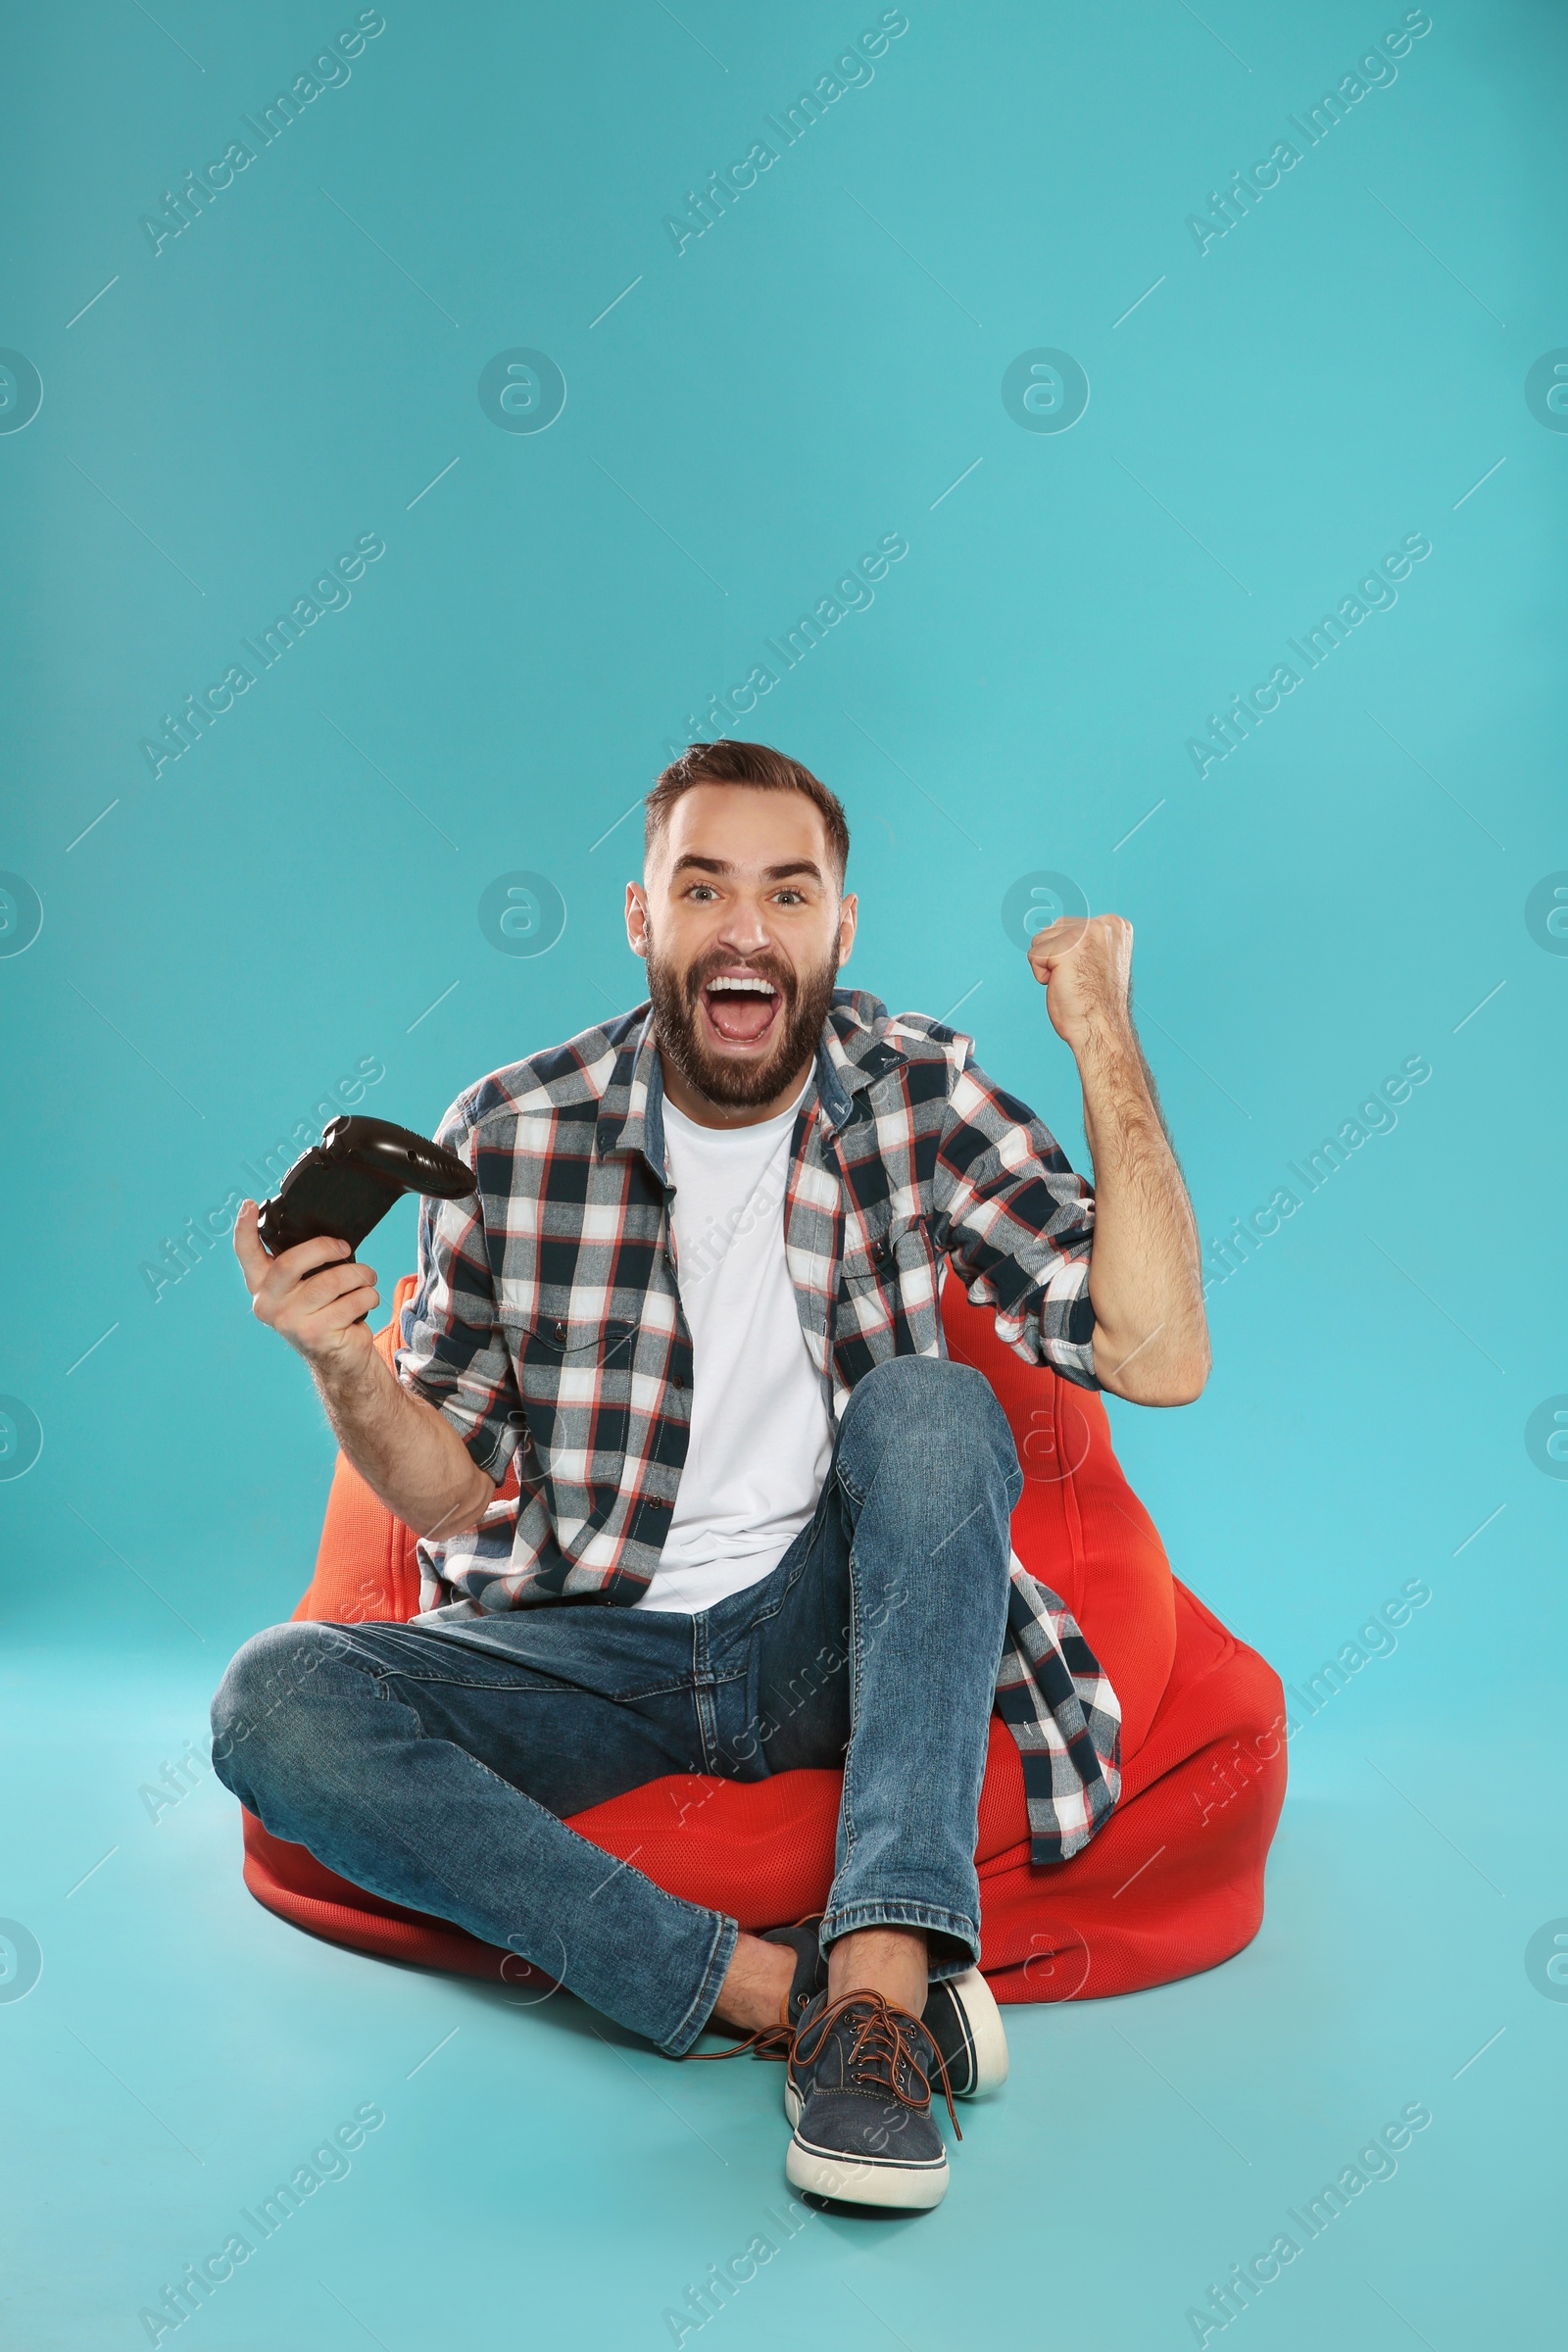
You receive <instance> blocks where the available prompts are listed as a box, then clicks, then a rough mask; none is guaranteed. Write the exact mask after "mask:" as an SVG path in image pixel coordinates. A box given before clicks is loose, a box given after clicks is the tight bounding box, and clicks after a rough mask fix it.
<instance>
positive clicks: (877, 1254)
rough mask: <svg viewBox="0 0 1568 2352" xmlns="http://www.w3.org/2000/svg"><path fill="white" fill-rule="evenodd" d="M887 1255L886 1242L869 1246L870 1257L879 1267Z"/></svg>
mask: <svg viewBox="0 0 1568 2352" xmlns="http://www.w3.org/2000/svg"><path fill="white" fill-rule="evenodd" d="M887 1253H888V1246H887V1244H886V1242H881V1241H878V1242H873V1243H872V1244H871V1255H872V1256H873V1257H874V1258H875V1259H876V1261H877V1263H878V1264H879V1265H880V1264H881V1262H882V1260H883V1258H885V1257H886V1255H887Z"/></svg>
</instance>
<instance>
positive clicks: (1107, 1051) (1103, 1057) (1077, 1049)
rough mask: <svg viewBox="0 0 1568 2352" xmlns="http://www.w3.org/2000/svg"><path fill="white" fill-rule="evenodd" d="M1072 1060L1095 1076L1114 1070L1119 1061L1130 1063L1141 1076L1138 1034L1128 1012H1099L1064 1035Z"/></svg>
mask: <svg viewBox="0 0 1568 2352" xmlns="http://www.w3.org/2000/svg"><path fill="white" fill-rule="evenodd" d="M1067 1044H1068V1045H1069V1047H1070V1048H1071V1049H1072V1055H1073V1059H1074V1060H1075V1061H1076V1062H1077V1064H1078V1067H1079V1070H1080V1072H1082V1073H1083V1074H1084V1075H1085V1076H1088V1075H1091V1074H1095V1075H1098V1074H1099V1073H1100V1072H1102V1071H1109V1070H1112V1069H1114V1068H1115V1067H1116V1066H1117V1065H1118V1064H1120V1063H1130V1064H1131V1065H1132V1067H1133V1068H1134V1069H1135V1070H1136V1071H1137V1073H1138V1075H1139V1077H1140V1079H1142V1077H1143V1070H1144V1057H1143V1054H1141V1053H1140V1051H1139V1046H1138V1033H1137V1031H1136V1030H1135V1029H1134V1027H1133V1024H1132V1016H1131V1014H1129V1013H1125V1012H1124V1013H1120V1014H1114V1013H1104V1014H1099V1015H1096V1016H1095V1017H1093V1018H1092V1019H1090V1020H1087V1021H1085V1022H1084V1024H1083V1026H1082V1027H1081V1029H1078V1030H1076V1031H1075V1032H1074V1034H1073V1035H1072V1036H1071V1037H1069V1038H1068V1040H1067Z"/></svg>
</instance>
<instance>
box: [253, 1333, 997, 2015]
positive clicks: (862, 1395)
mask: <svg viewBox="0 0 1568 2352" xmlns="http://www.w3.org/2000/svg"><path fill="white" fill-rule="evenodd" d="M1022 1483H1023V1482H1022V1477H1021V1474H1020V1472H1019V1469H1018V1462H1017V1456H1016V1454H1015V1453H1014V1450H1013V1444H1012V1437H1011V1433H1010V1431H1009V1430H1008V1427H1007V1424H1006V1420H1005V1417H1004V1415H1003V1412H1002V1409H1001V1407H1000V1405H999V1404H998V1403H997V1400H996V1397H995V1396H994V1395H993V1393H992V1390H991V1387H990V1384H989V1383H988V1382H987V1381H986V1379H985V1378H984V1376H983V1374H981V1373H979V1372H975V1371H972V1370H970V1369H969V1368H968V1367H967V1366H965V1365H961V1364H954V1363H951V1362H947V1361H944V1360H938V1359H937V1358H934V1357H929V1356H901V1357H897V1358H895V1359H894V1360H893V1361H892V1362H891V1363H886V1364H881V1365H878V1366H877V1367H876V1368H875V1370H873V1371H871V1372H869V1373H868V1374H867V1375H866V1376H865V1378H864V1379H863V1380H862V1381H860V1382H859V1384H858V1386H857V1387H856V1388H855V1390H854V1391H853V1392H852V1393H851V1396H850V1398H849V1401H848V1404H847V1405H846V1408H845V1410H844V1413H843V1415H842V1417H841V1421H840V1426H839V1431H838V1436H837V1441H836V1444H835V1446H834V1452H833V1461H832V1467H831V1469H830V1470H829V1473H828V1476H827V1479H826V1482H825V1483H824V1486H823V1489H822V1493H821V1495H820V1497H819V1499H818V1502H817V1507H816V1512H815V1515H814V1517H813V1518H812V1520H811V1522H810V1525H809V1527H806V1528H804V1529H803V1530H802V1531H801V1533H800V1535H799V1536H797V1538H796V1539H795V1541H794V1543H793V1544H791V1545H790V1547H789V1549H788V1551H787V1552H786V1553H785V1554H784V1557H783V1558H782V1559H781V1560H780V1562H779V1564H778V1566H777V1567H776V1568H775V1569H774V1570H773V1571H772V1573H771V1575H769V1576H767V1577H766V1578H764V1579H763V1580H762V1582H761V1583H760V1584H756V1585H753V1586H751V1587H749V1588H748V1589H747V1590H746V1591H745V1592H743V1593H732V1594H731V1595H730V1596H729V1598H728V1599H726V1600H722V1601H719V1602H718V1603H717V1604H716V1605H715V1606H714V1607H713V1608H711V1609H707V1610H704V1611H703V1612H702V1613H701V1614H700V1615H697V1616H685V1615H681V1614H678V1613H674V1612H670V1613H665V1612H663V1611H660V1610H649V1609H627V1608H608V1607H605V1606H602V1605H596V1604H592V1603H589V1604H582V1605H573V1604H571V1603H561V1604H559V1605H556V1606H552V1607H548V1608H531V1609H522V1610H517V1611H516V1612H515V1613H513V1614H510V1615H496V1616H487V1617H475V1618H467V1619H457V1620H453V1621H450V1622H448V1623H445V1624H442V1625H439V1626H420V1625H393V1624H383V1623H377V1622H372V1623H369V1624H362V1625H350V1626H343V1625H325V1624H317V1623H301V1624H290V1625H277V1626H273V1627H271V1628H270V1631H268V1632H266V1633H263V1634H258V1635H256V1636H255V1637H254V1639H253V1640H251V1641H250V1642H246V1644H245V1646H244V1648H243V1649H241V1650H240V1651H239V1653H238V1655H237V1656H236V1657H235V1658H234V1660H233V1662H232V1664H231V1665H230V1667H229V1669H228V1672H227V1674H226V1675H225V1677H224V1679H223V1683H222V1686H221V1689H220V1691H219V1692H218V1695H217V1697H216V1699H215V1700H214V1702H213V1733H214V1744H213V1763H214V1768H215V1770H216V1771H217V1773H218V1775H219V1778H220V1779H221V1781H222V1782H223V1783H224V1784H225V1786H226V1787H228V1788H229V1789H232V1790H233V1792H234V1794H235V1795H236V1796H237V1797H238V1798H239V1799H240V1800H241V1802H242V1803H243V1804H245V1805H248V1806H249V1808H250V1810H251V1811H252V1812H253V1813H255V1814H256V1815H258V1816H259V1818H260V1819H261V1820H262V1822H263V1823H264V1824H265V1825H266V1827H267V1828H268V1829H269V1830H270V1832H271V1833H272V1835H273V1836H274V1837H277V1838H288V1839H291V1840H292V1841H294V1842H295V1843H297V1844H300V1845H304V1846H307V1847H308V1848H309V1849H310V1851H311V1852H312V1853H313V1854H315V1855H316V1856H317V1858H318V1859H319V1861H321V1862H324V1863H325V1864H326V1865H327V1867H328V1868H329V1869H331V1870H334V1871H337V1872H338V1873H339V1874H340V1875H341V1876H342V1877H344V1878H346V1879H349V1880H352V1881H353V1883H354V1884H355V1885H356V1886H358V1887H367V1888H368V1890H369V1891H370V1892H371V1893H373V1894H378V1895H380V1896H382V1897H383V1898H385V1899H387V1900H389V1901H391V1902H396V1903H403V1904H407V1905H409V1906H410V1907H412V1908H413V1909H415V1910H417V1911H427V1912H434V1913H437V1914H439V1915H440V1916H441V1917H442V1918H445V1919H450V1920H455V1921H456V1922H457V1923H458V1925H459V1926H460V1927H463V1928H466V1929H467V1931H468V1932H469V1934H470V1935H473V1936H479V1937H481V1938H482V1939H483V1940H484V1941H486V1942H488V1943H492V1944H499V1945H502V1946H504V1947H509V1948H510V1949H511V1950H512V1951H514V1952H516V1953H519V1954H520V1955H521V1956H522V1958H523V1959H524V1960H526V1961H527V1962H529V1963H530V1964H531V1965H532V1967H534V1968H536V1969H538V1970H540V1971H541V1972H543V1973H544V1974H545V1975H546V1976H548V1977H553V1978H557V1979H559V1980H560V1981H561V1982H562V1983H564V1985H567V1986H569V1988H570V1989H571V1990H572V1991H573V1992H575V1993H577V1994H579V1995H580V1996H581V1997H582V1998H583V1999H584V2000H586V2001H588V2002H590V2003H591V2004H592V2005H593V2007H594V2008H596V2009H599V2010H602V2011H603V2012H604V2013H605V2014H606V2015H607V2016H609V2017H612V2018H614V2019H615V2020H616V2021H617V2022H618V2023H619V2024H621V2025H623V2026H626V2027H628V2028H630V2029H631V2030H632V2031H633V2032H635V2033H638V2034H644V2035H646V2036H647V2038H648V2039H649V2040H650V2041H652V2042H654V2043H656V2044H657V2045H658V2047H659V2048H660V2049H662V2050H664V2051H666V2052H667V2053H668V2054H669V2055H670V2056H671V2057H679V2056H682V2055H683V2054H684V2053H685V2052H686V2051H687V2050H688V2049H689V2048H690V2047H691V2045H692V2043H693V2042H694V2041H695V2040H696V2038H697V2036H698V2034H700V2033H701V2032H702V2030H703V2028H704V2027H705V2025H706V2024H707V2023H708V2021H709V2018H710V2016H711V2011H712V2008H713V2004H714V2001H715V2000H716V1999H717V1996H718V1990H719V1986H720V1985H721V1984H722V1983H723V1980H724V1974H725V1971H726V1969H727V1968H728V1966H729V1963H730V1959H731V1956H732V1954H733V1952H734V1949H735V1940H736V1936H737V1935H738V1933H739V1930H738V1928H737V1925H736V1923H735V1921H734V1920H733V1919H730V1918H728V1917H726V1916H725V1915H724V1914H723V1913H722V1912H719V1911H713V1910H709V1909H707V1908H705V1907H704V1906H703V1905H701V1904H698V1903H688V1902H682V1901H680V1900H679V1899H678V1898H677V1897H676V1896H674V1895H671V1894H666V1893H665V1892H664V1891H663V1889H662V1887H656V1886H655V1885H654V1883H653V1881H652V1880H651V1879H648V1878H646V1877H644V1875H643V1873H642V1872H641V1871H639V1870H637V1869H635V1868H633V1867H632V1865H631V1863H630V1862H625V1863H621V1862H616V1861H614V1860H613V1859H612V1857H611V1856H609V1855H608V1854H606V1853H605V1852H604V1850H603V1849H602V1848H601V1847H599V1846H596V1845H594V1844H591V1843H590V1842H589V1840H588V1839H587V1838H581V1837H579V1836H578V1835H577V1833H576V1832H575V1831H573V1830H570V1829H568V1828H567V1827H566V1825H565V1821H564V1818H563V1816H564V1815H566V1814H571V1813H576V1812H580V1811H581V1810H582V1809H583V1808H584V1807H585V1806H588V1805H596V1804H600V1803H602V1802H603V1801H604V1800H605V1799H606V1798H608V1797H612V1796H618V1795H619V1794H621V1793H622V1792H623V1791H624V1790H626V1789H636V1788H639V1787H641V1786H642V1785H643V1783H645V1782H647V1781H652V1780H657V1779H658V1778H659V1777H660V1776H661V1775H662V1774H664V1773H686V1772H703V1773H718V1774H722V1775H724V1776H726V1777H727V1778H729V1779H732V1780H741V1781H758V1780H765V1779H767V1778H768V1777H769V1776H770V1775H771V1774H773V1773H778V1772H789V1771H793V1770H796V1769H798V1768H800V1767H803V1766H839V1765H842V1766H843V1768H844V1795H843V1801H842V1804H841V1808H840V1813H839V1826H838V1848H837V1857H836V1864H835V1870H834V1877H833V1886H832V1891H831V1893H830V1895H829V1898H828V1908H827V1914H826V1917H825V1918H824V1920H823V1922H822V1931H821V1940H822V1946H823V1949H824V1950H825V1949H826V1948H827V1946H828V1945H829V1944H831V1943H832V1942H833V1941H834V1939H835V1938H836V1937H838V1936H844V1935H847V1934H848V1933H849V1932H850V1931H851V1930H853V1929H857V1928H870V1927H890V1926H891V1927H910V1928H923V1929H925V1930H926V1932H927V1935H928V1936H929V1938H930V1944H929V1949H930V1954H931V1962H932V1973H933V1975H935V1976H948V1975H953V1974H955V1973H956V1972H957V1971H958V1970H960V1969H963V1968H966V1967H968V1966H969V1965H970V1964H971V1962H972V1961H974V1960H976V1959H978V1957H979V1950H980V1888H979V1882H978V1879H977V1877H976V1873H975V1866H974V1845H975V1825H976V1814H977V1811H978V1807H979V1800H980V1783H981V1779H982V1776H983V1773H984V1770H985V1758H986V1740H987V1725H988V1720H989V1717H990V1714H991V1706H992V1699H993V1696H994V1693H995V1689H996V1679H997V1668H998V1665H999V1663H1000V1660H1001V1655H1002V1644H1003V1640H1004V1637H1005V1628H1006V1611H1007V1588H1008V1520H1009V1516H1010V1513H1011V1509H1012V1505H1013V1503H1014V1502H1015V1501H1016V1500H1017V1497H1018V1494H1019V1491H1020V1489H1021V1486H1022Z"/></svg>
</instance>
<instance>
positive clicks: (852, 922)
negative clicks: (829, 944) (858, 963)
mask: <svg viewBox="0 0 1568 2352" xmlns="http://www.w3.org/2000/svg"><path fill="white" fill-rule="evenodd" d="M859 911H860V902H859V900H858V898H857V897H856V896H855V893H854V892H853V891H852V892H851V893H850V896H849V897H848V898H847V899H842V900H840V902H839V961H838V968H839V970H840V971H842V970H843V969H844V966H845V965H846V964H847V963H848V962H849V960H850V957H851V956H852V955H853V954H854V952H855V926H856V922H857V920H858V915H859Z"/></svg>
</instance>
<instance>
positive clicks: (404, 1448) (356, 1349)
mask: <svg viewBox="0 0 1568 2352" xmlns="http://www.w3.org/2000/svg"><path fill="white" fill-rule="evenodd" d="M257 1213H258V1212H257V1207H256V1203H255V1201H245V1202H244V1203H243V1204H242V1206H241V1208H240V1212H239V1215H238V1217H237V1218H236V1220H235V1224H234V1254H235V1256H236V1257H237V1258H238V1259H239V1262H240V1265H241V1268H242V1269H243V1271H244V1275H245V1285H246V1288H247V1289H248V1290H249V1292H250V1295H251V1311H252V1313H253V1314H254V1315H255V1316H256V1318H257V1320H258V1321H259V1322H262V1323H266V1324H268V1325H269V1326H270V1328H271V1329H272V1330H273V1331H275V1332H279V1333H281V1335H282V1337H283V1338H284V1339H285V1340H287V1342H288V1344H289V1346H290V1347H291V1348H297V1349H298V1351H299V1353H300V1354H301V1355H303V1356H304V1358H305V1360H306V1362H307V1363H308V1364H309V1365H310V1367H311V1376H312V1378H313V1379H314V1380H315V1382H316V1385H317V1388H318V1389H319V1392H320V1397H321V1402H322V1403H323V1404H324V1405H325V1407H326V1417H327V1419H328V1420H329V1421H330V1422H331V1424H332V1428H333V1432H334V1434H335V1435H336V1438H337V1441H338V1444H339V1445H340V1446H342V1448H343V1450H344V1452H345V1453H346V1454H347V1455H348V1458H349V1460H350V1461H351V1462H352V1463H353V1464H354V1467H355V1469H356V1470H358V1472H359V1474H360V1476H361V1477H362V1478H363V1479H364V1480H365V1482H366V1484H367V1485H368V1486H369V1487H370V1488H372V1489H373V1490H374V1492H375V1493H376V1494H377V1495H379V1496H380V1497H381V1500H382V1501H383V1502H384V1503H385V1504H386V1506H387V1509H388V1510H389V1511H391V1512H393V1513H394V1515H395V1516H396V1517H397V1518H399V1519H401V1520H402V1521H403V1522H404V1524H405V1526H407V1527H412V1528H413V1529H414V1530H415V1533H416V1534H417V1535H421V1536H428V1537H430V1538H431V1539H432V1541H435V1540H439V1539H440V1538H442V1537H445V1536H455V1535H457V1534H459V1533H460V1532H461V1531H462V1530H463V1529H465V1528H470V1527H477V1526H478V1524H479V1522H480V1520H481V1519H482V1518H483V1517H484V1514H485V1512H486V1510H487V1509H488V1507H489V1505H490V1503H491V1502H492V1501H493V1500H494V1497H495V1492H496V1482H495V1480H494V1479H493V1478H491V1477H490V1476H489V1475H488V1474H487V1473H486V1472H485V1471H483V1470H481V1469H479V1468H478V1466H477V1465H476V1464H475V1463H474V1462H473V1461H471V1460H470V1459H469V1456H468V1452H467V1448H466V1446H465V1445H464V1443H463V1440H462V1439H461V1438H460V1437H459V1435H458V1433H457V1431H456V1430H455V1429H454V1428H453V1426H452V1424H451V1422H450V1421H447V1420H446V1419H444V1418H443V1416H442V1415H441V1414H440V1413H438V1412H437V1411H436V1409H435V1407H434V1405H432V1404H427V1403H426V1402H425V1400H424V1398H423V1397H416V1396H414V1395H413V1394H412V1393H411V1391H409V1390H408V1389H406V1388H404V1387H403V1385H402V1383H401V1382H400V1381H399V1380H398V1377H397V1375H396V1373H395V1372H393V1370H392V1369H391V1367H390V1365H388V1364H386V1363H383V1361H382V1360H381V1357H380V1355H379V1353H378V1352H377V1349H376V1345H375V1342H374V1340H373V1339H372V1338H371V1336H370V1332H369V1329H368V1325H367V1324H366V1323H365V1322H364V1321H362V1319H361V1318H362V1317H363V1316H365V1315H367V1314H368V1312H369V1310H370V1308H371V1307H372V1306H378V1305H379V1304H380V1294H379V1292H378V1291H377V1290H376V1287H375V1271H374V1269H373V1267H370V1266H360V1265H353V1264H351V1263H349V1262H348V1260H347V1259H346V1257H345V1255H344V1252H345V1250H347V1249H348V1244H347V1243H346V1242H336V1241H331V1240H329V1239H327V1238H326V1237H325V1236H323V1237H322V1238H321V1239H320V1240H319V1241H314V1242H301V1243H300V1244H299V1245H298V1247H297V1248H296V1249H293V1250H282V1251H281V1252H280V1253H279V1254H278V1256H276V1257H269V1256H268V1254H267V1251H266V1250H265V1249H264V1248H263V1246H262V1237H261V1235H260V1233H259V1232H258V1231H257V1229H256V1219H257Z"/></svg>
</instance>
